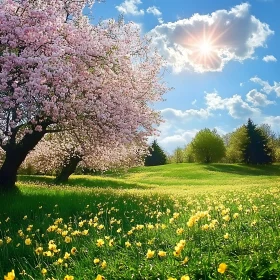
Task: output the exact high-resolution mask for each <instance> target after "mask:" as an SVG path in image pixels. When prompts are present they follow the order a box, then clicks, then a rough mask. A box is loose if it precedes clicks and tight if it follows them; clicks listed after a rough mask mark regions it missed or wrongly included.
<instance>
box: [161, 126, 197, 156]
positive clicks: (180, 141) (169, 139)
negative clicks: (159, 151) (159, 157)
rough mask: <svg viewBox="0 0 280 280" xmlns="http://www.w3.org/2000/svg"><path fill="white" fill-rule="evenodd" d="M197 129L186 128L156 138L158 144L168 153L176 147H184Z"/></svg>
mask: <svg viewBox="0 0 280 280" xmlns="http://www.w3.org/2000/svg"><path fill="white" fill-rule="evenodd" d="M198 131H199V130H198V129H193V130H186V131H182V132H181V133H177V134H174V135H170V136H165V137H162V136H161V137H160V138H158V143H159V145H160V146H161V147H162V148H163V149H164V150H165V151H167V152H168V153H170V154H171V153H172V152H173V151H174V150H175V149H176V148H178V147H184V146H186V145H187V144H188V143H190V142H191V141H192V139H193V138H194V136H195V135H196V133H197V132H198Z"/></svg>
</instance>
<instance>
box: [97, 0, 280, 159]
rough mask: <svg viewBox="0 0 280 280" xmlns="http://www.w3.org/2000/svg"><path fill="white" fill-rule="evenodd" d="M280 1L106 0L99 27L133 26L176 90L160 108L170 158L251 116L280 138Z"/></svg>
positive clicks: (99, 5)
mask: <svg viewBox="0 0 280 280" xmlns="http://www.w3.org/2000/svg"><path fill="white" fill-rule="evenodd" d="M279 10H280V0H250V1H247V2H243V1H238V0H195V1H194V0H172V1H170V0H106V1H104V2H102V3H96V4H95V5H94V6H93V16H94V19H95V21H100V20H106V19H108V18H115V19H116V18H118V16H119V15H120V14H122V15H123V17H124V20H125V21H127V22H128V21H133V22H135V23H136V24H137V25H138V26H139V27H140V28H141V33H142V34H143V35H148V36H150V37H151V38H152V43H153V44H154V46H155V47H156V48H157V50H158V51H159V53H160V54H161V55H162V56H163V58H164V59H165V61H166V64H167V71H166V72H165V76H164V80H165V81H166V82H167V85H168V86H169V87H170V88H172V90H170V91H169V92H168V93H166V94H165V95H164V97H163V98H164V101H163V102H159V103H157V104H155V108H156V109H157V110H160V111H161V114H162V118H163V120H164V122H163V123H162V124H161V125H160V126H159V131H160V136H158V137H157V141H158V143H159V145H160V146H161V147H162V148H163V149H164V150H165V151H166V152H167V153H169V154H171V153H172V152H173V151H174V149H175V148H177V147H184V146H185V145H186V144H188V143H189V142H190V141H191V140H192V138H193V137H194V136H195V134H196V133H197V132H198V131H199V130H201V129H204V128H210V129H216V130H217V131H218V133H219V134H220V135H223V134H226V133H229V132H232V131H233V130H235V129H236V128H238V127H239V126H241V125H242V124H245V123H246V122H247V120H248V118H251V119H252V120H253V122H254V123H255V124H258V125H259V124H262V123H266V124H269V125H270V126H271V128H272V129H273V130H274V131H275V132H276V133H280V75H279V74H280V55H279V53H280V17H279Z"/></svg>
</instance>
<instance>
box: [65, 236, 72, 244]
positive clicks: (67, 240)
mask: <svg viewBox="0 0 280 280" xmlns="http://www.w3.org/2000/svg"><path fill="white" fill-rule="evenodd" d="M64 241H65V242H66V243H70V242H71V241H72V238H71V237H70V236H68V235H67V236H65V239H64Z"/></svg>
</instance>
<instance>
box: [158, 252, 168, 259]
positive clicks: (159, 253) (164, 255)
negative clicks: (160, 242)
mask: <svg viewBox="0 0 280 280" xmlns="http://www.w3.org/2000/svg"><path fill="white" fill-rule="evenodd" d="M158 256H159V257H161V258H163V257H166V252H164V251H158Z"/></svg>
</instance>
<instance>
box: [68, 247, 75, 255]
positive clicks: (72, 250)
mask: <svg viewBox="0 0 280 280" xmlns="http://www.w3.org/2000/svg"><path fill="white" fill-rule="evenodd" d="M70 252H71V255H75V254H76V253H77V248H76V247H73V248H72V249H71V251H70Z"/></svg>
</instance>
